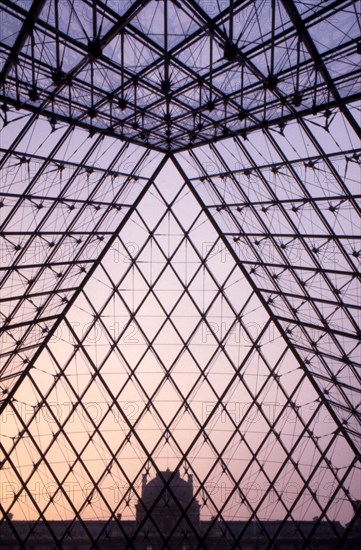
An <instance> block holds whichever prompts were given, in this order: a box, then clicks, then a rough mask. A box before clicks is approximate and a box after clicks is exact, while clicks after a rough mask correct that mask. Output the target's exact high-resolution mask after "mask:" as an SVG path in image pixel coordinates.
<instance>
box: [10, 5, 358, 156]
mask: <svg viewBox="0 0 361 550" xmlns="http://www.w3.org/2000/svg"><path fill="white" fill-rule="evenodd" d="M73 4H74V3H73V2H72V1H69V2H68V1H65V0H64V2H63V3H62V2H60V1H59V0H52V1H51V2H48V3H44V2H37V1H34V3H33V5H32V7H31V9H30V12H29V13H28V12H27V11H26V10H25V9H24V8H23V7H21V5H19V4H14V3H12V2H4V3H3V5H4V11H3V13H4V19H5V22H6V21H7V19H10V18H11V20H10V21H9V24H8V26H6V27H7V28H9V32H10V29H11V25H14V20H16V21H19V23H18V25H20V26H21V28H20V31H19V34H18V37H17V38H16V40H15V41H14V40H13V35H12V34H9V37H7V36H6V35H5V38H4V40H3V43H2V45H1V46H0V48H1V49H0V55H1V56H2V58H3V68H2V72H1V74H0V84H2V90H3V92H2V94H1V96H0V97H1V98H2V100H3V101H4V105H3V110H4V116H5V117H6V115H7V111H8V109H11V110H12V109H14V108H15V109H16V108H19V107H23V108H26V109H29V110H30V111H32V112H34V113H39V112H41V113H43V114H45V115H46V116H48V117H49V120H51V121H52V122H53V123H56V121H59V120H62V121H64V122H67V123H70V124H76V125H79V126H82V127H83V128H87V129H88V130H89V131H91V132H101V133H105V134H108V135H114V136H117V137H121V138H122V139H126V140H129V141H133V142H135V143H140V144H144V143H146V144H147V145H149V146H150V147H154V148H156V149H161V150H173V151H174V150H178V149H181V148H185V147H189V146H193V145H194V144H199V143H205V142H208V141H210V140H212V141H213V140H214V139H217V138H222V137H225V136H227V135H237V134H239V133H242V132H247V131H249V130H254V129H256V128H260V127H262V128H264V127H267V126H269V125H270V124H271V125H274V124H281V125H282V124H284V122H285V121H287V120H291V119H293V118H300V117H302V116H306V115H307V114H309V113H316V112H319V111H321V110H324V111H327V112H332V110H333V109H335V108H339V109H340V110H341V111H342V112H343V113H344V115H345V116H346V118H347V120H348V121H349V123H350V125H351V126H352V127H353V128H354V129H356V128H358V124H357V122H356V121H355V119H354V117H353V115H352V114H351V112H350V111H349V109H348V106H347V103H348V101H350V100H352V99H353V100H355V99H357V98H359V97H360V92H359V89H358V88H357V86H356V82H357V78H358V77H359V72H360V69H359V64H358V61H359V59H358V53H359V42H358V40H359V37H358V33H357V23H356V18H357V2H354V1H343V2H342V1H339V2H328V3H326V5H324V4H321V5H319V6H317V9H316V7H314V8H313V9H312V10H310V11H309V12H306V13H304V14H302V15H300V14H299V13H298V10H297V6H296V4H295V3H294V2H289V1H287V2H286V1H285V2H283V1H279V0H271V1H269V0H262V1H260V2H257V3H255V2H245V1H243V0H242V1H235V2H232V1H231V2H230V5H229V7H227V8H224V9H223V10H222V11H221V12H220V13H218V14H216V15H215V16H214V17H211V16H210V15H208V14H207V13H206V11H205V9H207V5H205V6H204V8H203V6H202V3H196V2H194V1H184V2H174V3H173V2H171V1H166V2H157V1H155V0H153V1H137V2H132V3H131V4H130V5H129V7H128V5H127V7H128V9H127V11H126V12H125V13H124V12H123V11H122V10H123V4H121V3H118V4H115V6H110V5H107V3H102V2H97V3H95V2H90V1H85V0H81V1H79V2H77V3H76V5H73ZM118 10H119V11H118ZM60 11H61V18H60V16H59V13H60ZM353 18H354V20H353ZM350 20H351V22H353V24H350ZM182 21H183V23H182ZM326 22H330V24H329V27H330V28H328V29H327V31H328V33H329V44H328V47H327V46H326V47H325V45H324V44H322V49H321V51H320V49H317V47H316V45H315V39H316V38H317V41H318V35H317V32H318V31H317V29H318V28H319V27H322V25H325V24H326ZM335 22H337V23H335ZM336 25H338V29H341V28H343V26H344V27H345V30H344V32H341V33H340V31H338V32H336V31H335V30H334V27H335V26H336ZM332 31H334V34H335V39H334V40H332V38H333V35H332ZM340 35H341V36H340ZM342 63H344V67H343V66H342ZM336 65H337V70H336V71H335V72H332V71H331V69H332V67H333V66H336ZM331 74H332V76H331Z"/></svg>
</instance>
